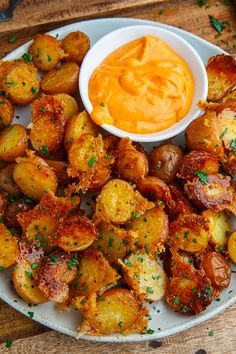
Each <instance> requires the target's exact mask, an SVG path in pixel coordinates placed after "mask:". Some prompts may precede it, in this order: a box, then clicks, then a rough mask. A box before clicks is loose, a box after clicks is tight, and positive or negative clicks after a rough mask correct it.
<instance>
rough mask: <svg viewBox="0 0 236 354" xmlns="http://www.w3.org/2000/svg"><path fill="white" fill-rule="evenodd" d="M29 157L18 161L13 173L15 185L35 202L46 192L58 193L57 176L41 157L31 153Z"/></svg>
mask: <svg viewBox="0 0 236 354" xmlns="http://www.w3.org/2000/svg"><path fill="white" fill-rule="evenodd" d="M28 155H29V156H28V157H22V158H19V159H18V160H17V165H16V167H15V169H14V171H13V178H14V181H15V183H16V184H17V185H18V187H20V189H21V190H22V192H23V193H24V194H25V195H26V196H27V197H29V198H31V199H33V200H40V199H41V198H42V196H43V194H44V193H45V192H49V191H51V192H53V193H55V192H56V189H57V176H56V174H55V172H54V171H53V170H52V168H51V167H49V166H48V164H47V163H46V162H45V160H43V159H42V158H41V157H38V156H35V155H34V153H33V152H29V154H28Z"/></svg>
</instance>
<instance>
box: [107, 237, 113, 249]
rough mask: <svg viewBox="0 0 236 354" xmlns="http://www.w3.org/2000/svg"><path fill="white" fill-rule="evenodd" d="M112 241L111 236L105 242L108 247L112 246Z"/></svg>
mask: <svg viewBox="0 0 236 354" xmlns="http://www.w3.org/2000/svg"><path fill="white" fill-rule="evenodd" d="M113 241H114V239H113V238H112V237H110V238H109V240H108V244H107V245H108V247H109V248H112V244H113Z"/></svg>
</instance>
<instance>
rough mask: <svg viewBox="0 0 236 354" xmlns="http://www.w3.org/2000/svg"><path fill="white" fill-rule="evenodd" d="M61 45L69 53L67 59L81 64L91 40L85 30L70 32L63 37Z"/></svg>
mask: <svg viewBox="0 0 236 354" xmlns="http://www.w3.org/2000/svg"><path fill="white" fill-rule="evenodd" d="M61 46H62V48H63V50H64V51H65V52H66V54H67V56H66V58H65V59H66V60H68V61H74V62H75V63H77V64H81V63H82V60H83V59H84V57H85V55H86V54H87V52H88V50H89V48H90V40H89V37H88V36H87V35H86V34H85V33H83V32H80V31H76V32H70V33H69V34H68V35H67V36H66V37H65V38H63V39H62V41H61Z"/></svg>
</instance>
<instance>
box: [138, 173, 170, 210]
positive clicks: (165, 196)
mask: <svg viewBox="0 0 236 354" xmlns="http://www.w3.org/2000/svg"><path fill="white" fill-rule="evenodd" d="M136 185H137V189H138V190H139V192H140V193H141V194H142V195H143V196H144V197H145V198H148V199H149V200H151V201H153V202H156V201H157V200H163V201H164V202H165V203H169V202H170V201H171V199H172V198H171V195H170V190H169V187H168V186H167V185H166V184H165V182H163V181H162V180H161V179H160V178H158V177H153V176H147V177H145V178H141V179H139V180H138V181H137V183H136Z"/></svg>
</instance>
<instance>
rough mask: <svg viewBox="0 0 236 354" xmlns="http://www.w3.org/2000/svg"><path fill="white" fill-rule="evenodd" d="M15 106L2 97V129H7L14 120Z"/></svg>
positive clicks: (0, 109)
mask: <svg viewBox="0 0 236 354" xmlns="http://www.w3.org/2000/svg"><path fill="white" fill-rule="evenodd" d="M14 112H15V109H14V106H13V104H12V103H11V102H10V101H9V100H8V99H7V98H6V97H4V96H0V129H4V128H6V127H7V126H8V125H10V124H11V122H12V120H13V118H14Z"/></svg>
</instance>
